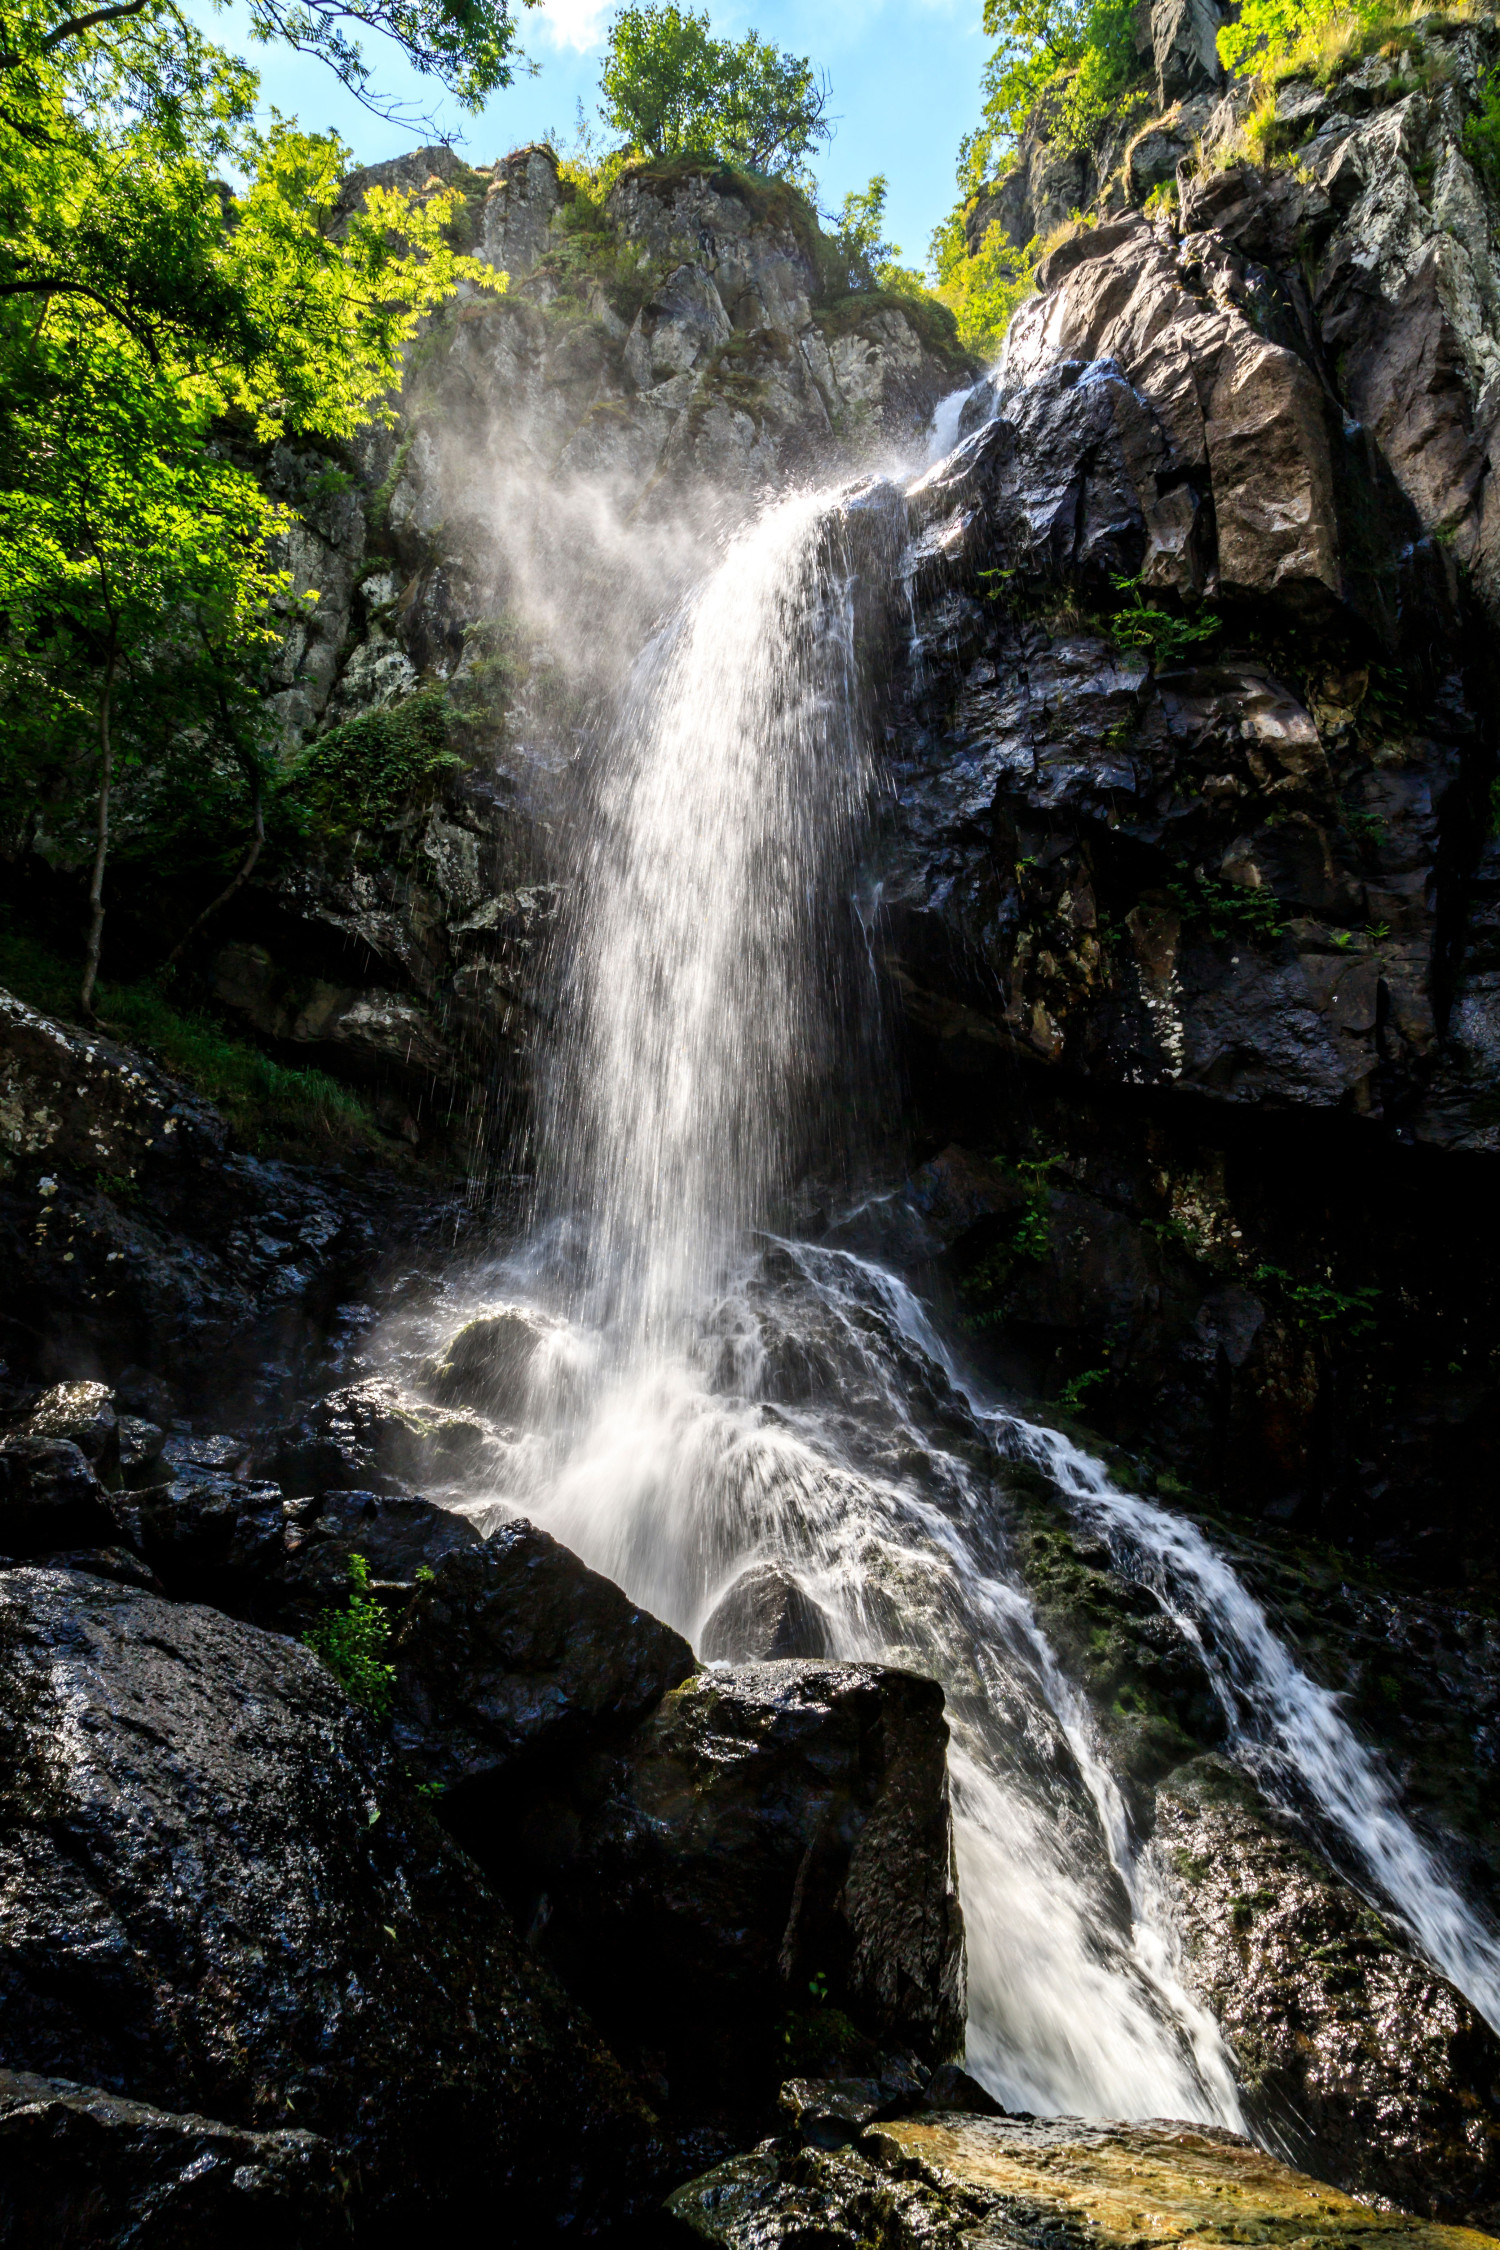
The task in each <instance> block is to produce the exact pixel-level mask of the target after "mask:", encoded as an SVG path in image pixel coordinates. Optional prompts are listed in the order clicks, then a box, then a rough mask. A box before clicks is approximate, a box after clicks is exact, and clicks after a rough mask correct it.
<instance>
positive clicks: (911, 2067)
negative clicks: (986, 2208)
mask: <svg viewBox="0 0 1500 2250" xmlns="http://www.w3.org/2000/svg"><path fill="white" fill-rule="evenodd" d="M939 2080H941V2081H942V2083H943V2086H944V2087H945V2088H946V2089H947V2090H948V2091H949V2092H950V2093H951V2092H952V2091H953V2090H954V2089H955V2087H956V2086H957V2085H959V2084H960V2083H961V2084H962V2085H963V2086H964V2087H973V2089H974V2092H975V2094H976V2095H977V2096H978V2097H979V2099H978V2105H977V2106H978V2109H979V2112H980V2113H981V2114H994V2115H999V2114H1002V2113H1001V2112H1000V2111H999V2109H998V2105H997V2104H996V2103H994V2102H992V2101H991V2100H990V2097H989V2095H988V2094H986V2093H985V2092H984V2089H983V2088H982V2087H980V2086H977V2085H975V2084H974V2081H973V2079H971V2078H969V2077H967V2076H966V2075H965V2073H964V2072H963V2071H961V2070H959V2069H958V2068H957V2066H956V2065H955V2064H953V2063H944V2064H943V2066H942V2068H941V2069H940V2070H938V2071H929V2070H928V2069H927V2068H926V2067H925V2065H923V2064H921V2063H917V2062H914V2061H913V2060H912V2059H911V2058H910V2057H909V2056H887V2057H884V2058H882V2065H881V2067H880V2069H879V2070H878V2071H877V2072H876V2073H874V2074H873V2075H872V2076H870V2077H868V2078H788V2079H786V2080H784V2081H783V2084H782V2088H781V2091H780V2093H779V2094H778V2095H777V2097H776V2107H777V2109H778V2110H779V2111H780V2113H781V2115H782V2116H783V2117H784V2118H785V2119H786V2121H787V2123H788V2125H789V2126H790V2127H791V2129H792V2131H793V2132H794V2133H795V2134H796V2135H797V2137H798V2139H799V2140H801V2141H804V2142H805V2143H806V2144H807V2145H808V2146H809V2147H811V2148H844V2147H846V2146H847V2144H848V2143H849V2142H850V2141H853V2140H857V2139H858V2138H859V2136H860V2134H861V2133H862V2132H863V2131H864V2129H865V2127H866V2126H867V2125H873V2124H874V2123H875V2121H876V2119H877V2118H884V2117H902V2116H905V2115H906V2113H907V2112H908V2111H910V2110H915V2109H927V2108H929V2107H933V2106H935V2107H937V2108H940V2109H942V2108H960V2107H966V2106H967V2105H966V2104H962V2103H959V2102H956V2101H946V2102H945V2101H939V2102H937V2103H936V2104H933V2103H932V2100H931V2092H930V2089H931V2087H932V2086H933V2085H934V2084H936V2083H937V2082H938V2081H939Z"/></svg>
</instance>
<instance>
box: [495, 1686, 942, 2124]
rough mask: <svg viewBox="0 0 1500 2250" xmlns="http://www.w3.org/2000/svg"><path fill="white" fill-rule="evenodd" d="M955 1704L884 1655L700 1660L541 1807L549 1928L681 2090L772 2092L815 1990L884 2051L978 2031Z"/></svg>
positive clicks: (721, 2094) (931, 2054)
mask: <svg viewBox="0 0 1500 2250" xmlns="http://www.w3.org/2000/svg"><path fill="white" fill-rule="evenodd" d="M942 1709H943V1699H942V1693H941V1690H940V1689H939V1688H938V1687H937V1686H936V1685H935V1684H934V1683H933V1682H931V1681H929V1680H919V1679H916V1678H914V1677H912V1676H911V1675H910V1674H907V1673H904V1672H895V1671H888V1670H885V1669H883V1668H882V1667H880V1666H878V1665H871V1664H837V1665H835V1664H813V1663H780V1664H756V1665H746V1666H743V1667H741V1668H740V1669H738V1670H735V1671H717V1670H716V1671H711V1672H704V1673H699V1674H697V1675H695V1676H694V1677H692V1678H691V1679H689V1680H687V1681H685V1682H684V1684H683V1685H682V1686H680V1687H678V1688H675V1689H674V1690H673V1691H672V1693H671V1694H669V1695H667V1696H666V1697H665V1698H664V1699H663V1700H662V1702H661V1703H660V1704H659V1705H658V1707H657V1708H656V1710H655V1711H654V1712H653V1713H652V1714H651V1716H650V1717H649V1718H647V1719H646V1721H645V1722H644V1724H643V1725H642V1726H640V1727H639V1728H638V1729H637V1730H636V1732H635V1734H634V1736H633V1737H632V1738H631V1741H630V1743H629V1744H628V1746H627V1747H626V1749H625V1751H624V1752H623V1754H622V1755H621V1756H620V1757H618V1758H617V1759H614V1760H612V1761H607V1762H606V1763H604V1764H603V1765H601V1766H597V1767H595V1768H593V1769H589V1770H585V1771H584V1772H582V1773H581V1774H580V1775H579V1776H578V1777H577V1780H576V1783H575V1785H574V1787H573V1789H572V1791H571V1794H569V1793H566V1792H559V1793H557V1794H556V1795H555V1796H554V1797H553V1798H552V1799H551V1800H550V1801H548V1802H547V1803H544V1804H542V1805H539V1806H537V1807H536V1808H535V1809H534V1810H533V1812H532V1813H531V1814H530V1815H529V1817H528V1824H527V1827H526V1829H525V1831H524V1832H523V1837H522V1842H523V1847H524V1848H525V1849H526V1850H527V1851H528V1852H529V1854H530V1855H531V1860H532V1868H533V1875H532V1881H533V1884H534V1889H535V1894H542V1893H545V1897H546V1901H547V1908H546V1914H545V1917H544V1918H543V1921H542V1923H541V1927H540V1934H541V1941H542V1943H543V1944H544V1945H545V1947H546V1949H547V1951H548V1953H549V1956H550V1957H551V1958H552V1959H554V1960H555V1961H556V1962H557V1963H558V1965H559V1968H560V1970H561V1973H562V1975H563V1977H564V1981H565V1982H567V1983H568V1985H569V1987H570V1989H572V1990H575V1991H578V1992H584V1991H587V1992H588V1994H589V1995H590V2003H589V2004H590V2007H591V2009H592V2010H593V2011H594V2013H595V2014H596V2016H597V2019H598V2021H599V2022H600V2023H601V2024H602V2025H603V2026H605V2027H606V2028H607V2035H610V2036H613V2037H614V2038H616V2039H617V2040H619V2041H621V2042H622V2043H624V2042H628V2043H629V2045H630V2046H631V2048H632V2050H634V2051H639V2050H643V2049H644V2050H650V2051H655V2052H659V2053H661V2054H662V2055H664V2056H665V2058H666V2061H665V2075H666V2078H667V2081H668V2083H669V2085H670V2086H671V2089H672V2099H673V2101H674V2103H677V2104H689V2105H691V2104H692V2103H693V2102H695V2101H696V2102H698V2103H700V2104H702V2105H705V2106H707V2105H711V2104H712V2103H713V2102H714V2101H715V2100H718V2101H728V2102H730V2103H734V2102H743V2101H746V2100H752V2101H753V2100H754V2099H756V2098H757V2095H758V2093H759V2090H760V2089H762V2088H763V2089H764V2092H763V2094H761V2095H760V2098H768V2096H769V2092H770V2088H771V2087H772V2086H773V2085H774V2084H775V2083H776V2081H777V2078H778V2077H779V2076H780V2075H781V2072H780V2071H778V2069H777V2059H778V2056H779V2057H781V2058H785V2056H786V2054H787V2044H786V2041H787V2037H788V2036H789V2034H788V2031H787V2024H788V2023H789V2022H790V2021H791V2019H790V2018H789V2017H788V2015H787V2011H788V2010H789V2009H791V2010H793V2011H795V2010H796V2009H797V2008H798V2006H799V2005H800V2006H802V2007H804V2008H806V2007H807V2002H806V1999H805V1997H804V1996H805V1995H807V1994H808V1992H809V1990H810V1989H811V1990H812V1992H813V1993H814V1995H817V1994H821V1995H822V1996H823V1997H822V1999H821V2001H819V2002H818V2004H817V2005H815V2006H814V2007H812V2008H811V2010H810V2011H809V2012H810V2013H811V2014H812V2015H814V2016H817V2015H821V2014H823V2013H825V2012H826V2014H827V2015H828V2016H829V2017H830V2018H832V2017H835V2016H838V2017H839V2018H840V2019H841V2020H842V2019H843V2018H848V2019H852V2024H853V2026H854V2027H855V2029H856V2030H858V2031H863V2032H864V2033H865V2034H866V2036H867V2037H869V2038H872V2039H874V2040H876V2041H878V2042H879V2043H880V2044H881V2045H882V2046H884V2047H892V2046H896V2047H900V2048H902V2049H904V2050H909V2051H911V2052H912V2053H914V2054H915V2055H916V2056H918V2057H919V2058H921V2059H924V2060H925V2061H927V2062H928V2063H929V2064H932V2063H935V2062H939V2061H946V2060H947V2059H948V2058H949V2057H950V2056H951V2054H952V2053H953V2051H954V2050H955V2049H956V2048H957V2047H958V2046H959V2044H960V2042H961V2040H962V2036H963V2020H964V1962H963V1934H962V1919H961V1916H960V1914H959V1909H958V1899H957V1891H956V1885H955V1880H954V1875H953V1862H952V1840H951V1826H950V1820H949V1811H948V1793H947V1770H946V1755H945V1753H946V1743H947V1728H946V1725H945V1723H944V1720H943V1716H942ZM782 2069H784V2059H783V2062H782ZM860 2074H861V2075H865V2074H866V2073H865V2072H863V2071H862V2072H861V2073H860Z"/></svg>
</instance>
